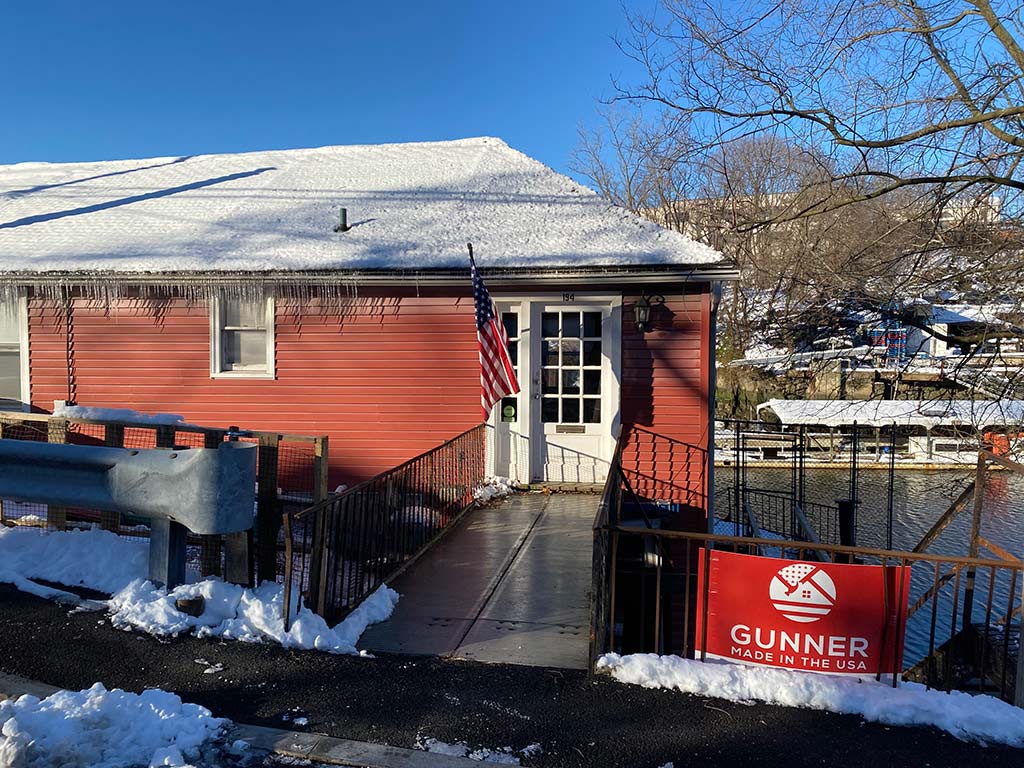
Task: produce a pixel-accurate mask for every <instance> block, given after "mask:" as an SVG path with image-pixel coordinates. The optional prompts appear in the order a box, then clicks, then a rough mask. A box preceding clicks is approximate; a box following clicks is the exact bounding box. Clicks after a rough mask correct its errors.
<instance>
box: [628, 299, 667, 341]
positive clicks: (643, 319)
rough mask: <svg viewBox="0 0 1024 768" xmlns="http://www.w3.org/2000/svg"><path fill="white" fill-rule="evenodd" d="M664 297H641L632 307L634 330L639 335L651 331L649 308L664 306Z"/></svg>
mask: <svg viewBox="0 0 1024 768" xmlns="http://www.w3.org/2000/svg"><path fill="white" fill-rule="evenodd" d="M664 303H665V297H664V296H653V295H652V296H641V297H640V299H639V300H638V301H637V302H636V303H635V304H634V305H633V313H634V315H635V319H636V329H637V330H638V331H639V332H640V333H647V331H649V330H650V329H651V306H652V305H654V304H664Z"/></svg>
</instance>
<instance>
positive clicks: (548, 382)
mask: <svg viewBox="0 0 1024 768" xmlns="http://www.w3.org/2000/svg"><path fill="white" fill-rule="evenodd" d="M540 376H541V378H540V391H541V394H544V395H557V394H558V369H549V370H546V371H543V372H541V375H540Z"/></svg>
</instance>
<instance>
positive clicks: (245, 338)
mask: <svg viewBox="0 0 1024 768" xmlns="http://www.w3.org/2000/svg"><path fill="white" fill-rule="evenodd" d="M210 348H211V352H212V354H211V358H210V375H211V376H213V377H214V378H217V377H221V376H224V377H239V378H251V379H272V378H274V300H273V299H272V298H265V299H238V298H230V297H220V298H218V299H215V300H214V302H213V306H212V307H211V316H210Z"/></svg>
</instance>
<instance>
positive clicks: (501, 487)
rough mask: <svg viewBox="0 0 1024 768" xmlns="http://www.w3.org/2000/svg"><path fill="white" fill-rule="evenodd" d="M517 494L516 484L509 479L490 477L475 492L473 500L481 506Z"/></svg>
mask: <svg viewBox="0 0 1024 768" xmlns="http://www.w3.org/2000/svg"><path fill="white" fill-rule="evenodd" d="M515 492H516V483H515V481H514V480H509V479H508V478H507V477H488V478H485V479H484V482H483V485H480V486H479V487H477V488H476V489H475V490H474V491H473V498H474V499H476V500H477V501H478V502H480V503H481V504H486V503H487V502H489V501H493V500H494V499H500V498H502V497H504V496H508V495H510V494H513V493H515Z"/></svg>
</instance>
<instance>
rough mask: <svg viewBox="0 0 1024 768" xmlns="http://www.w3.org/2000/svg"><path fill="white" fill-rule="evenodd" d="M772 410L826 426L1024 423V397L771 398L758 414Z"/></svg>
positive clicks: (788, 421) (793, 421)
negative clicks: (943, 398)
mask: <svg viewBox="0 0 1024 768" xmlns="http://www.w3.org/2000/svg"><path fill="white" fill-rule="evenodd" d="M762 410H771V411H772V412H773V413H774V414H775V415H776V416H777V417H778V418H779V421H781V422H782V423H783V424H785V425H801V424H813V425H820V426H825V427H840V426H848V425H851V424H853V423H854V422H857V424H858V425H860V426H867V427H887V426H889V425H890V424H892V423H893V422H896V424H898V425H900V426H919V427H925V428H927V429H931V428H932V427H938V426H956V425H970V426H973V427H975V428H977V429H982V428H984V427H991V426H1001V425H1005V424H1024V400H948V401H937V400H769V401H768V402H765V403H761V404H760V405H758V406H757V412H758V414H760V413H761V411H762Z"/></svg>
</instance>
